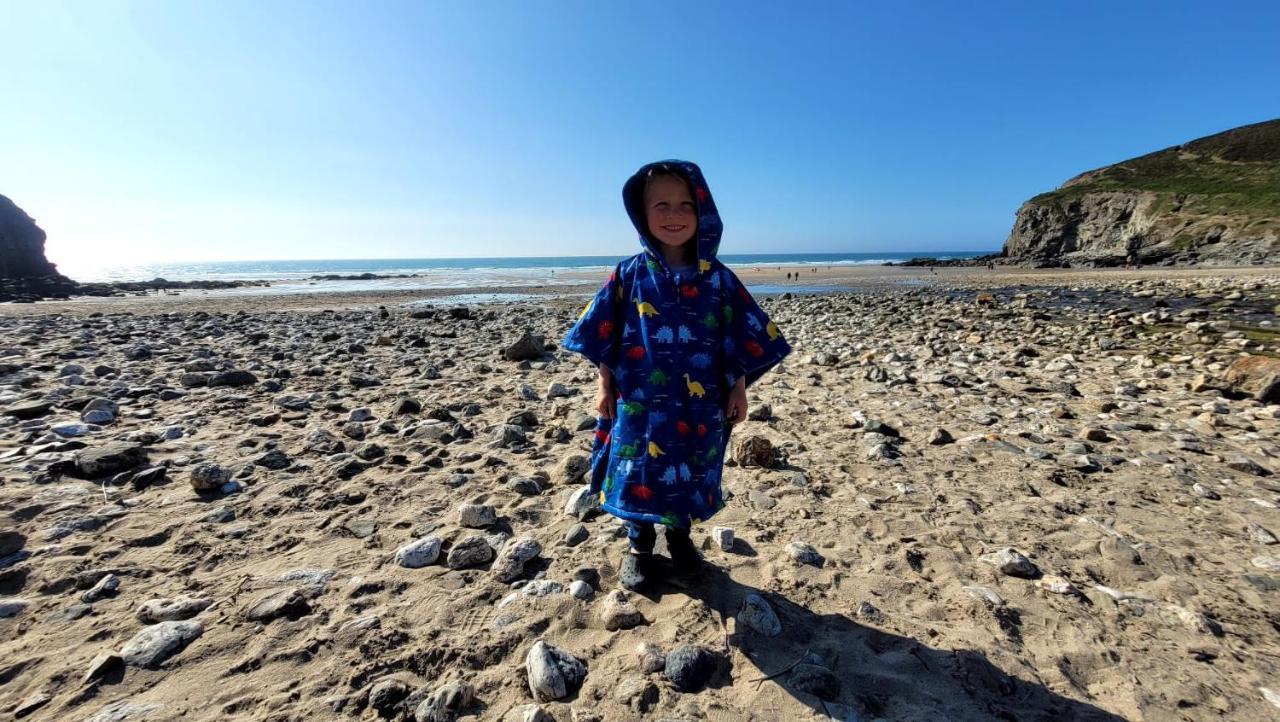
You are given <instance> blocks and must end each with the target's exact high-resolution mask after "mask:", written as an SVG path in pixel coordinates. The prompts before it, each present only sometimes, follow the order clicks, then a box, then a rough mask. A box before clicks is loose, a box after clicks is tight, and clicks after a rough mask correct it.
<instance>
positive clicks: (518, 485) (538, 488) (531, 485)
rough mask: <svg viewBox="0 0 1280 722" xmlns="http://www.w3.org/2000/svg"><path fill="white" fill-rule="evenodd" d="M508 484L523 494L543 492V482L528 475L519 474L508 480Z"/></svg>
mask: <svg viewBox="0 0 1280 722" xmlns="http://www.w3.org/2000/svg"><path fill="white" fill-rule="evenodd" d="M507 486H508V487H509V488H510V489H511V490H512V491H514V492H515V493H517V494H520V495H521V496H537V495H538V494H541V493H542V484H541V483H539V482H538V480H537V479H534V478H532V477H528V476H517V477H514V478H512V479H510V480H509V481H508V482H507Z"/></svg>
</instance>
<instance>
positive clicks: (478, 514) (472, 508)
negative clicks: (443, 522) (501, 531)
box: [458, 504, 498, 529]
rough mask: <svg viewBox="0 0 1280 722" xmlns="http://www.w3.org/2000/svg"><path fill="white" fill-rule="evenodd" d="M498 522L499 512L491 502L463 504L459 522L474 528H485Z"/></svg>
mask: <svg viewBox="0 0 1280 722" xmlns="http://www.w3.org/2000/svg"><path fill="white" fill-rule="evenodd" d="M497 522H498V512H497V510H496V509H494V508H493V506H492V505H490V504H461V505H459V506H458V523H459V524H461V525H462V526H465V527H470V528H472V529H483V528H485V527H489V526H493V525H494V524H496V523H497Z"/></svg>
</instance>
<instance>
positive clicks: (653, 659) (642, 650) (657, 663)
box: [636, 642, 667, 674]
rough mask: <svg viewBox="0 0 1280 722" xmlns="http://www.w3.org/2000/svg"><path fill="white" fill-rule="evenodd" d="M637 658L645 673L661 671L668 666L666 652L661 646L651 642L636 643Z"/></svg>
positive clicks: (641, 669)
mask: <svg viewBox="0 0 1280 722" xmlns="http://www.w3.org/2000/svg"><path fill="white" fill-rule="evenodd" d="M636 660H637V661H638V662H639V664H640V671H641V672H644V673H645V674H652V673H654V672H661V671H662V670H663V669H665V668H666V666H667V655H666V653H665V652H663V651H662V648H661V647H658V646H657V645H654V644H651V643H649V642H641V643H640V644H637V645H636Z"/></svg>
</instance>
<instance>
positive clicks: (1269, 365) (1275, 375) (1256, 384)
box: [1224, 356, 1280, 404]
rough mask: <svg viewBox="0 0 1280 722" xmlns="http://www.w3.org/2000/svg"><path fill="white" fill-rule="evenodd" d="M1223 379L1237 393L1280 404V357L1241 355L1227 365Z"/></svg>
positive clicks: (1264, 401)
mask: <svg viewBox="0 0 1280 722" xmlns="http://www.w3.org/2000/svg"><path fill="white" fill-rule="evenodd" d="M1224 379H1225V380H1226V382H1227V383H1228V384H1230V385H1231V388H1232V390H1234V391H1236V392H1237V393H1242V394H1249V395H1250V396H1252V397H1253V398H1254V399H1255V400H1257V401H1261V402H1263V403H1268V404H1280V358H1273V357H1271V356H1241V357H1240V358H1238V359H1236V360H1235V361H1232V362H1231V365H1230V366H1228V367H1227V371H1226V374H1224Z"/></svg>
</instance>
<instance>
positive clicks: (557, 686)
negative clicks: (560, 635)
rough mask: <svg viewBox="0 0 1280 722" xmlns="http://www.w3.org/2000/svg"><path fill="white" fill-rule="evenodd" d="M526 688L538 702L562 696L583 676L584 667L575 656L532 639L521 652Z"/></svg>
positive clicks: (562, 697)
mask: <svg viewBox="0 0 1280 722" xmlns="http://www.w3.org/2000/svg"><path fill="white" fill-rule="evenodd" d="M525 670H526V672H527V674H528V679H529V691H530V692H532V693H533V697H534V699H536V700H537V701H539V702H553V701H555V700H558V699H564V698H565V697H567V696H569V695H570V694H572V693H573V692H575V691H576V690H577V689H578V688H579V687H581V686H582V682H583V680H585V679H586V677H587V668H586V665H584V664H583V663H582V662H581V661H580V660H579V659H578V658H577V657H574V656H573V655H572V654H569V653H568V652H565V651H563V650H561V649H558V648H556V647H553V646H551V645H550V644H547V643H546V642H544V641H542V640H538V641H536V642H534V643H533V646H532V647H531V648H530V649H529V653H528V654H527V655H525Z"/></svg>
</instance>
